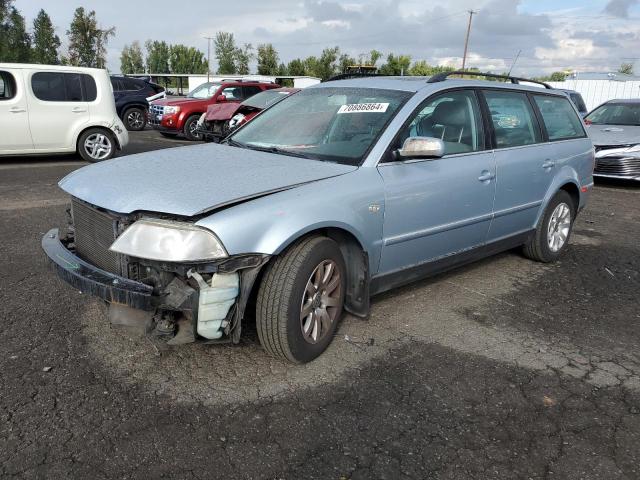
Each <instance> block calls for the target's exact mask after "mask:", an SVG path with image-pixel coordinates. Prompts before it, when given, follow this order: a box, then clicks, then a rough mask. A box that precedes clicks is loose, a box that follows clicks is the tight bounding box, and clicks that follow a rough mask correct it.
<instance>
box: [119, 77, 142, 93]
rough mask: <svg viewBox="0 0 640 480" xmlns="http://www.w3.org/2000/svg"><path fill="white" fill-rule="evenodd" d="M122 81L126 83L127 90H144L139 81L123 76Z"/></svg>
mask: <svg viewBox="0 0 640 480" xmlns="http://www.w3.org/2000/svg"><path fill="white" fill-rule="evenodd" d="M121 82H122V83H123V84H124V89H125V90H132V91H138V90H142V85H140V84H139V83H137V82H134V81H133V80H129V79H126V78H123V79H122V80H121Z"/></svg>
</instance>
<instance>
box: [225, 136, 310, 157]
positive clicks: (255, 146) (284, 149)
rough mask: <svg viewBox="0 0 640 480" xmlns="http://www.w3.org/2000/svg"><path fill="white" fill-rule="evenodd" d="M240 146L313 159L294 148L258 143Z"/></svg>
mask: <svg viewBox="0 0 640 480" xmlns="http://www.w3.org/2000/svg"><path fill="white" fill-rule="evenodd" d="M231 141H233V140H231ZM242 146H243V147H244V148H250V149H251V150H257V151H258V152H268V153H279V154H280V155H289V156H290V157H299V158H308V159H313V157H311V156H309V155H307V154H306V153H301V152H296V151H294V150H287V149H286V148H279V147H260V146H258V145H251V144H247V143H244V144H242Z"/></svg>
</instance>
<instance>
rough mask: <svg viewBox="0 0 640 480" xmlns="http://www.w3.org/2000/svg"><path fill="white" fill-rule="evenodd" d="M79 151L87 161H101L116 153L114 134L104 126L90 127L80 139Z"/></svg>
mask: <svg viewBox="0 0 640 480" xmlns="http://www.w3.org/2000/svg"><path fill="white" fill-rule="evenodd" d="M78 153H79V154H80V156H81V157H82V158H83V159H84V160H86V161H87V162H101V161H102V160H108V159H110V158H112V157H113V156H114V155H115V154H116V142H115V140H114V139H113V134H112V133H111V132H109V131H107V130H104V129H102V128H90V129H88V130H87V131H85V132H84V133H83V134H82V135H80V138H79V139H78Z"/></svg>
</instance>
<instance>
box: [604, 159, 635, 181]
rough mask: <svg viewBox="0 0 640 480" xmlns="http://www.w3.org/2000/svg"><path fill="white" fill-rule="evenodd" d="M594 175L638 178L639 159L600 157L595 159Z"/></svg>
mask: <svg viewBox="0 0 640 480" xmlns="http://www.w3.org/2000/svg"><path fill="white" fill-rule="evenodd" d="M593 173H594V174H596V175H597V174H601V175H616V176H621V177H640V158H630V157H601V158H598V159H596V168H595V169H594V171H593Z"/></svg>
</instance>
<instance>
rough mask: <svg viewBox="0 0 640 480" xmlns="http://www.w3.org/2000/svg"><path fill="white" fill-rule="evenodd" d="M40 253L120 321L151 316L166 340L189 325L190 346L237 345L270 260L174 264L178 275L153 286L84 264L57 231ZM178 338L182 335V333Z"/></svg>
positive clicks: (168, 275)
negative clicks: (258, 281) (134, 314)
mask: <svg viewBox="0 0 640 480" xmlns="http://www.w3.org/2000/svg"><path fill="white" fill-rule="evenodd" d="M42 249H43V250H44V252H45V254H46V255H47V258H48V260H49V263H50V264H51V266H52V267H53V269H54V271H55V272H56V273H57V275H58V277H60V278H61V279H62V280H64V281H65V282H67V283H69V284H70V285H72V286H73V287H74V288H76V289H78V290H79V291H81V292H82V293H87V294H90V295H92V296H95V297H97V298H100V299H102V300H104V301H106V302H108V303H109V304H110V305H111V304H113V305H114V306H117V313H116V316H117V317H119V318H120V317H122V316H123V315H124V316H126V315H128V313H127V309H126V308H123V307H125V306H126V307H130V308H132V309H135V310H138V311H145V312H148V318H149V319H150V320H152V323H155V324H156V327H157V326H158V325H161V326H162V329H163V332H164V333H163V335H165V334H167V335H173V334H175V333H176V332H175V330H176V329H178V330H179V329H181V328H183V325H185V323H186V324H188V325H185V326H186V328H187V329H188V331H189V332H192V334H190V335H189V336H188V337H189V338H191V339H192V340H190V341H194V340H197V339H198V337H202V338H203V339H204V340H206V341H220V340H222V341H227V340H231V341H233V342H234V343H237V342H238V341H239V340H240V331H241V322H242V319H243V316H244V312H245V307H246V303H247V300H248V298H249V295H250V293H251V289H252V287H253V284H254V282H255V280H256V278H257V276H258V273H259V272H260V269H261V268H262V266H263V265H264V264H265V263H266V262H267V261H268V259H269V256H268V255H241V256H237V257H229V258H225V259H220V260H218V261H216V262H213V263H210V264H204V265H201V266H200V268H199V270H198V269H196V268H189V267H188V266H182V265H174V266H173V267H176V266H178V267H181V268H177V270H179V271H180V273H176V272H175V270H176V269H175V268H174V270H173V271H171V272H168V271H164V272H163V274H162V275H160V276H159V277H157V278H156V279H155V281H154V282H151V283H153V285H149V284H147V283H142V282H139V281H136V280H132V279H129V278H125V277H123V276H119V275H116V274H113V273H110V272H107V271H105V270H102V269H100V268H98V267H96V266H94V265H92V264H90V263H88V262H86V261H85V260H83V259H82V258H80V257H79V256H77V255H76V254H75V253H74V251H73V239H66V240H65V239H61V238H60V236H59V231H58V229H57V228H54V229H52V230H50V231H49V232H47V233H46V234H45V235H44V237H43V238H42ZM155 267H159V268H166V267H167V265H165V264H161V265H155ZM160 279H162V280H160ZM112 309H113V308H110V317H111V316H112V315H111V310H112ZM118 323H126V322H118ZM167 332H173V333H167ZM178 336H182V334H181V332H180V331H177V335H176V338H177V337H178ZM223 337H226V338H223ZM181 343H184V342H181Z"/></svg>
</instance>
